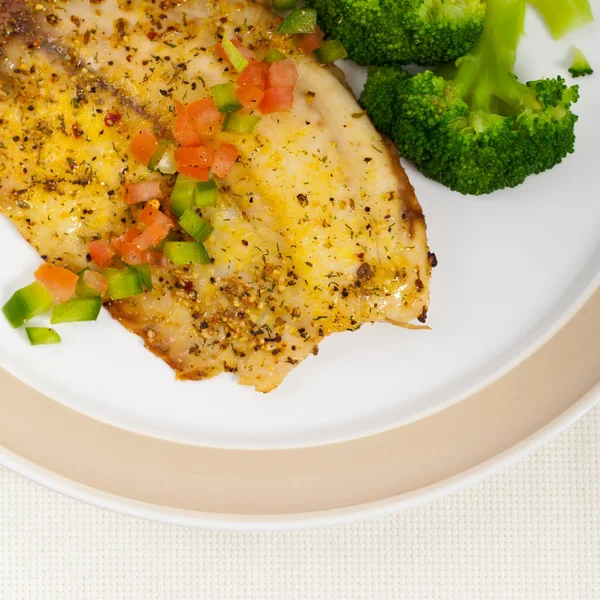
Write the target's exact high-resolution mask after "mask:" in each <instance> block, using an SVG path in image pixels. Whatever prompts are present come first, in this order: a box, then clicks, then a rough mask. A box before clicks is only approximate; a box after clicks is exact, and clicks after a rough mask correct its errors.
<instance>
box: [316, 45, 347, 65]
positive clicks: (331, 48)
mask: <svg viewBox="0 0 600 600" xmlns="http://www.w3.org/2000/svg"><path fill="white" fill-rule="evenodd" d="M315 55H316V56H317V60H318V61H319V62H320V63H321V64H322V65H329V64H331V63H334V62H335V61H336V60H343V59H344V58H346V57H347V56H348V52H347V51H346V48H344V44H342V42H340V40H327V41H326V42H323V43H322V44H321V47H320V48H317V49H316V50H315Z"/></svg>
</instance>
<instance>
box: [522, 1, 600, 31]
mask: <svg viewBox="0 0 600 600" xmlns="http://www.w3.org/2000/svg"><path fill="white" fill-rule="evenodd" d="M529 2H531V4H533V5H534V6H535V7H536V8H537V9H538V10H539V11H540V13H541V15H542V17H543V19H544V21H546V25H548V29H550V32H551V33H552V36H553V37H554V39H556V40H557V39H559V38H561V37H563V36H564V35H566V34H567V33H569V32H570V31H573V30H574V29H577V28H579V27H582V26H583V25H586V24H587V23H590V22H591V21H592V20H593V19H594V16H593V15H592V8H591V6H590V3H589V0H529Z"/></svg>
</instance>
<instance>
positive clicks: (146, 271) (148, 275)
mask: <svg viewBox="0 0 600 600" xmlns="http://www.w3.org/2000/svg"><path fill="white" fill-rule="evenodd" d="M135 268H136V269H137V272H138V275H139V276H140V281H141V282H142V286H143V287H144V289H145V290H146V291H147V292H149V291H151V290H152V269H151V268H150V265H136V267H135Z"/></svg>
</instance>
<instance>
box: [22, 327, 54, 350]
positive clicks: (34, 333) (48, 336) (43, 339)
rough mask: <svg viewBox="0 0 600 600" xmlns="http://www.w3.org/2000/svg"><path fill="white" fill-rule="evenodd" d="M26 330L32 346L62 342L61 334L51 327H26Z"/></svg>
mask: <svg viewBox="0 0 600 600" xmlns="http://www.w3.org/2000/svg"><path fill="white" fill-rule="evenodd" d="M25 332H26V333H27V337H28V338H29V342H30V343H31V345H32V346H40V345H42V344H60V341H61V340H60V335H58V333H56V331H54V329H50V327H25Z"/></svg>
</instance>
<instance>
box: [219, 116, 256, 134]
mask: <svg viewBox="0 0 600 600" xmlns="http://www.w3.org/2000/svg"><path fill="white" fill-rule="evenodd" d="M259 121H260V117H259V116H255V115H242V114H240V113H229V114H228V115H227V116H226V117H225V122H224V123H223V131H229V132H230V133H252V132H253V131H254V128H255V127H256V125H257V124H258V123H259Z"/></svg>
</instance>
